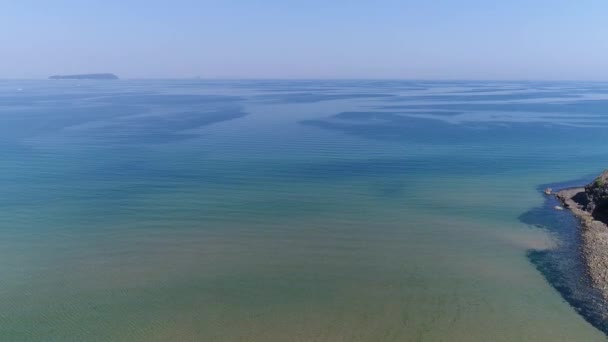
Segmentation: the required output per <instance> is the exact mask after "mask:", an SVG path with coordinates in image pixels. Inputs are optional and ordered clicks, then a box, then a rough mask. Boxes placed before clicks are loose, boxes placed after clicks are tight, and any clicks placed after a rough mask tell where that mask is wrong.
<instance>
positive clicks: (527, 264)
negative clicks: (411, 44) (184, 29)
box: [0, 80, 608, 342]
mask: <svg viewBox="0 0 608 342" xmlns="http://www.w3.org/2000/svg"><path fill="white" fill-rule="evenodd" d="M607 128H608V83H580V82H579V83H575V82H560V83H558V82H465V81H460V82H415V81H201V80H175V81H168V80H167V81H135V80H133V81H128V80H126V81H125V80H121V81H0V157H1V160H2V168H0V189H1V193H2V196H0V206H1V208H2V213H3V214H2V215H1V216H0V260H2V261H1V262H0V272H1V274H2V280H1V281H0V340H2V341H296V342H297V341H488V340H492V341H601V340H605V335H604V333H603V332H602V330H605V329H603V328H602V325H601V322H602V319H601V318H599V319H598V317H597V316H595V317H594V316H593V313H589V312H588V310H587V311H585V312H586V313H585V312H581V310H580V308H579V307H577V305H579V304H580V305H586V304H585V303H583V302H584V298H583V299H580V298H579V297H576V296H575V297H576V298H578V299H580V300H574V299H573V297H572V295H570V296H569V295H568V293H567V291H565V290H564V287H563V286H560V285H559V283H557V282H558V281H559V279H560V278H559V277H555V274H556V273H555V272H552V271H551V270H552V269H554V268H552V266H551V265H553V264H555V265H557V266H560V265H562V264H561V262H562V261H560V260H563V259H565V258H561V259H560V258H553V259H552V258H549V259H546V258H545V256H546V255H549V256H551V255H557V254H558V252H559V251H561V250H562V249H560V248H562V247H563V246H567V245H569V244H571V243H572V239H574V238H575V234H574V235H573V234H563V233H560V232H559V228H560V227H561V226H560V225H563V226H564V227H566V226H567V229H570V232H571V231H572V229H573V228H575V227H574V225H575V224H576V223H575V222H574V221H572V220H569V219H568V218H563V219H562V220H561V221H560V219H559V217H557V219H553V218H551V215H552V212H551V211H550V210H543V209H542V208H543V205H544V206H547V205H548V204H547V203H545V202H544V201H545V199H544V198H543V196H542V195H541V194H540V193H539V191H538V187H539V186H541V185H542V184H546V183H562V184H565V183H564V182H569V181H572V180H577V179H585V178H589V177H592V176H593V175H594V174H597V173H599V172H600V171H602V170H603V169H604V168H606V167H607V166H608V135H607V134H606V129H607ZM545 209H546V208H545ZM556 215H557V214H556ZM559 215H567V213H560V214H559ZM562 228H563V227H562ZM556 229H557V230H556ZM564 229H566V228H564ZM552 253H553V254H552ZM543 258H545V259H543ZM547 260H549V261H547ZM547 262H548V263H549V264H550V265H549V266H551V267H546V264H547ZM551 263H553V264H551ZM543 265H544V266H543ZM555 265H554V266H555ZM558 268H559V267H558ZM566 269H567V268H566ZM581 301H582V302H581ZM581 303H582V304H581ZM598 322H599V323H598Z"/></svg>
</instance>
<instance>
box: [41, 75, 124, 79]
mask: <svg viewBox="0 0 608 342" xmlns="http://www.w3.org/2000/svg"><path fill="white" fill-rule="evenodd" d="M49 79H51V80H117V79H118V76H116V75H114V74H110V73H103V74H79V75H53V76H50V77H49Z"/></svg>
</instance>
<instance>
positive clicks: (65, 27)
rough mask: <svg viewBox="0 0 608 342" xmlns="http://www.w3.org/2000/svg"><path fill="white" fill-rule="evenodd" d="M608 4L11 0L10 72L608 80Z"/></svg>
mask: <svg viewBox="0 0 608 342" xmlns="http://www.w3.org/2000/svg"><path fill="white" fill-rule="evenodd" d="M607 12H608V3H606V2H604V1H599V0H593V1H586V2H584V3H582V4H581V3H573V2H569V1H565V0H559V1H537V2H534V3H530V2H527V1H523V0H517V1H512V2H509V3H494V2H492V3H487V2H483V1H478V0H464V1H445V2H442V3H441V4H437V3H435V4H430V3H424V2H418V1H392V0H382V1H379V2H376V3H374V4H362V3H355V4H353V3H350V2H345V1H335V2H332V3H330V4H327V3H324V2H322V1H318V0H314V1H308V2H306V3H298V2H296V3H293V2H292V3H284V2H280V1H267V2H264V3H263V4H252V3H248V2H245V1H236V2H232V3H229V4H228V3H225V2H220V1H203V2H197V1H191V0H180V1H175V2H172V3H171V4H162V3H159V2H141V1H130V2H128V3H119V2H112V1H110V2H95V3H91V2H87V3H86V4H84V3H81V2H78V1H74V0H63V1H57V2H54V3H53V6H46V5H45V3H44V2H41V1H32V0H29V1H28V0H26V1H20V2H19V3H10V4H2V5H0V19H1V20H2V22H3V24H4V30H2V32H0V39H1V40H2V41H3V42H4V44H3V49H4V50H5V51H3V58H2V62H1V63H0V78H2V79H40V78H46V77H48V76H50V75H54V74H79V73H92V72H100V71H101V72H111V73H115V74H117V75H119V76H120V77H121V78H130V79H137V78H157V79H158V78H192V77H196V76H200V77H201V78H219V79H424V80H452V79H459V80H463V79H465V80H607V79H608V70H607V69H606V68H605V67H604V64H605V60H606V59H607V57H608V47H607V46H606V43H605V39H604V37H605V36H606V34H607V33H608V29H607V27H606V25H605V20H604V19H605V15H606V13H607ZM41 56H42V57H41Z"/></svg>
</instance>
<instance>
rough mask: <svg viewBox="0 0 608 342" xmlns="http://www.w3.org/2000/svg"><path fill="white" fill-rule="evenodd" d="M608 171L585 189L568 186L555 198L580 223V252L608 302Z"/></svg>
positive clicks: (597, 287)
mask: <svg viewBox="0 0 608 342" xmlns="http://www.w3.org/2000/svg"><path fill="white" fill-rule="evenodd" d="M606 180H608V172H604V173H603V174H602V175H601V176H600V177H598V178H597V179H596V180H595V181H594V182H593V183H591V184H589V185H587V186H585V187H584V188H573V189H565V190H561V191H559V192H557V193H556V197H557V198H558V199H559V200H560V201H561V203H562V204H563V206H564V207H565V208H568V209H569V210H570V211H571V212H572V213H573V214H574V215H575V216H576V217H577V218H578V219H579V220H580V222H581V232H580V235H581V242H582V246H581V252H582V254H583V258H584V260H585V263H586V266H587V272H588V274H589V278H590V279H591V282H592V286H593V287H595V288H596V289H598V290H599V291H600V293H601V294H602V296H603V297H604V299H605V300H607V301H608V225H607V224H606V223H605V222H606V221H605V220H604V215H605V212H604V210H605V209H606V207H605V204H606V203H605V202H604V201H605V200H606V194H608V185H607V184H608V183H606V182H605V181H606Z"/></svg>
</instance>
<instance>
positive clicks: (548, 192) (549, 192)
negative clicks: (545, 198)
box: [543, 188, 553, 195]
mask: <svg viewBox="0 0 608 342" xmlns="http://www.w3.org/2000/svg"><path fill="white" fill-rule="evenodd" d="M543 192H544V193H545V195H551V194H552V193H553V189H551V188H546V189H545V191H543Z"/></svg>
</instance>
